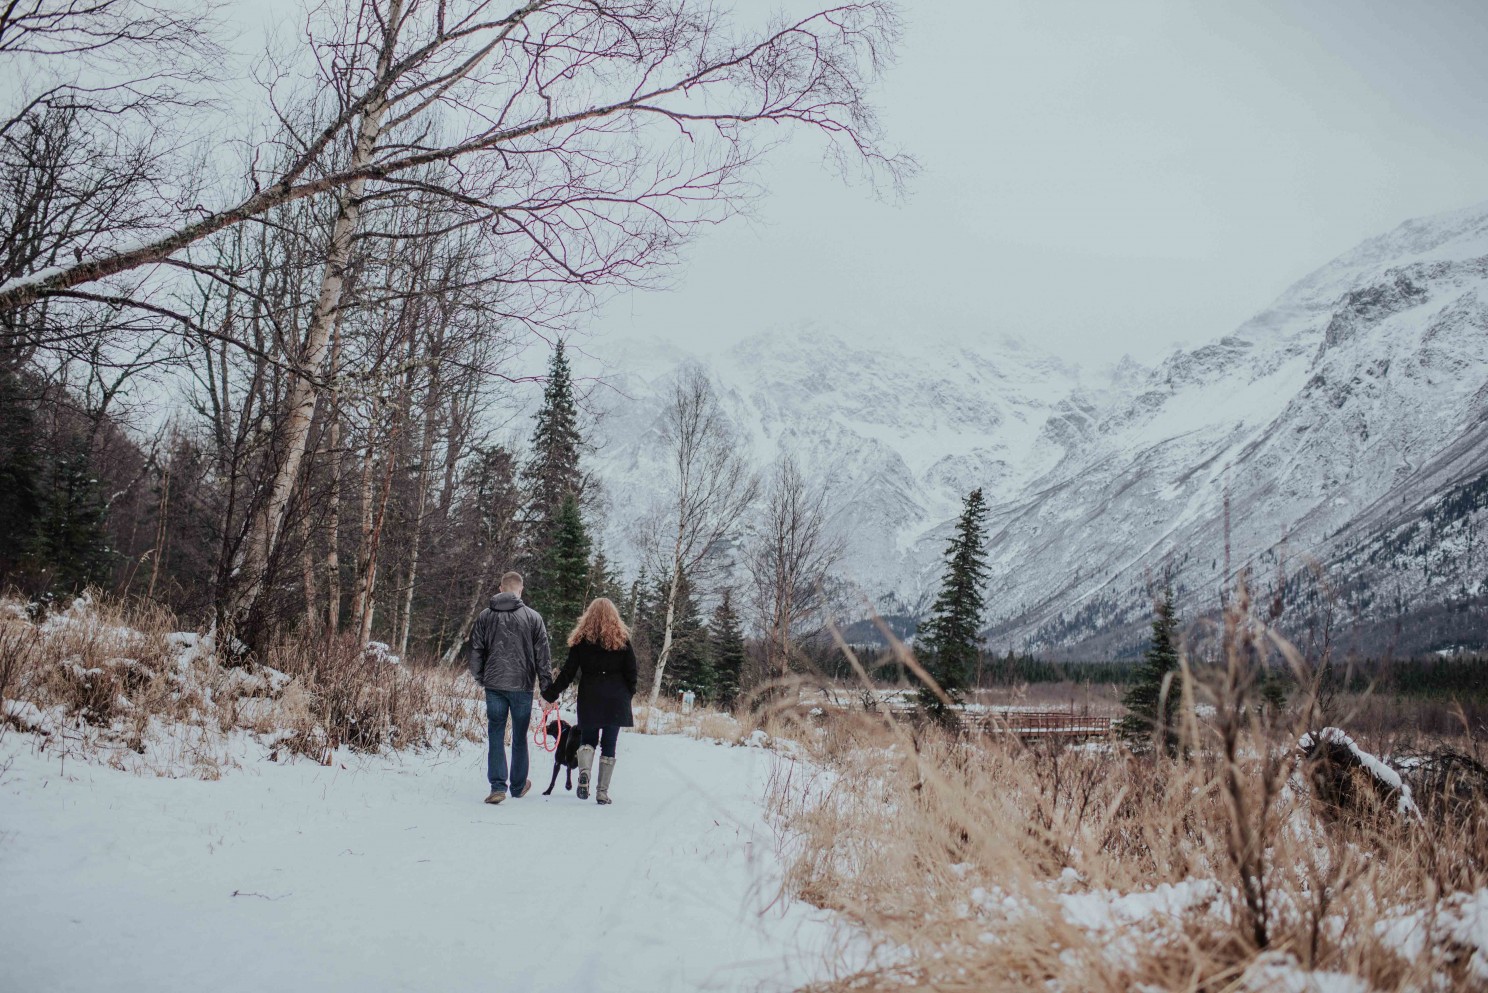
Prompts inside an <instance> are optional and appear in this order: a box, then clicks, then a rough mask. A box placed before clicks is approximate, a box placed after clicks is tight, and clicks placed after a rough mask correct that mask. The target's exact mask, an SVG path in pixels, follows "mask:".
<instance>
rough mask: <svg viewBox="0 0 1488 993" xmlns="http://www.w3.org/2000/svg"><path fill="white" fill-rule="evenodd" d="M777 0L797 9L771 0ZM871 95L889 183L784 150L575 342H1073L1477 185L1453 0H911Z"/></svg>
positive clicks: (1266, 279)
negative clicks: (883, 197)
mask: <svg viewBox="0 0 1488 993" xmlns="http://www.w3.org/2000/svg"><path fill="white" fill-rule="evenodd" d="M792 6H797V5H796V4H794V3H792ZM902 6H903V8H904V16H905V20H906V33H905V40H904V45H903V47H902V49H901V52H900V56H899V60H898V64H897V66H896V67H895V68H894V70H893V71H892V73H891V74H890V75H889V76H888V77H887V78H886V79H885V80H884V82H883V84H882V86H881V88H880V91H879V100H878V103H879V106H880V107H881V108H882V111H883V116H884V119H885V123H886V125H887V128H888V131H889V134H890V136H891V138H892V139H893V140H894V141H895V142H896V143H897V144H899V145H900V146H902V147H903V148H905V149H907V150H909V151H911V152H913V153H914V154H915V155H916V156H917V157H918V158H919V159H920V161H921V163H922V165H923V171H922V173H921V175H920V176H919V177H918V178H917V180H915V182H914V183H913V184H912V187H911V189H910V190H909V193H908V196H907V198H906V199H905V200H904V201H903V202H901V203H884V202H881V201H876V200H874V199H873V197H872V196H871V194H870V192H869V191H868V190H866V189H862V188H854V187H851V186H845V185H844V184H843V182H842V180H841V179H839V178H838V177H836V176H835V175H833V174H832V173H831V172H829V171H827V170H825V169H824V168H823V167H822V166H821V164H820V162H819V158H818V151H817V150H816V149H815V148H813V147H812V146H810V145H808V144H807V143H804V142H803V143H798V144H796V145H793V146H790V147H788V148H785V149H782V150H780V151H779V152H777V154H776V155H775V156H774V157H773V158H772V159H771V160H770V162H769V163H768V165H767V167H766V168H765V169H764V172H763V176H762V178H763V179H764V181H765V182H766V183H767V184H768V186H769V188H770V193H769V195H768V197H767V198H766V199H765V200H764V201H763V202H762V203H760V204H759V206H758V209H757V211H756V216H755V217H754V218H752V219H740V220H738V221H735V222H734V223H732V224H730V225H727V226H725V227H723V228H720V229H716V230H715V231H713V232H710V233H709V234H708V235H706V236H705V237H704V238H703V239H702V240H700V241H698V242H697V243H696V244H695V245H694V246H693V247H692V249H691V251H690V253H689V258H688V262H687V264H686V266H685V267H684V269H683V270H682V271H681V273H680V274H679V279H678V281H677V286H676V288H675V289H674V290H672V291H670V292H664V293H646V294H629V295H626V296H622V297H620V298H618V299H616V300H614V301H612V302H611V303H609V304H608V305H606V306H605V307H604V309H603V310H602V311H601V312H600V313H599V314H598V315H596V317H595V319H594V322H593V325H592V329H591V330H592V331H593V332H594V333H595V334H596V336H597V337H596V338H594V339H592V340H591V341H590V342H589V347H590V348H591V349H593V350H595V351H596V352H598V353H601V354H602V353H603V351H604V350H605V341H606V339H609V338H611V337H612V336H614V337H628V336H632V335H653V334H654V335H661V336H664V337H667V338H671V339H675V340H678V341H680V342H694V343H699V342H707V343H712V344H719V343H725V342H729V341H732V340H735V339H737V338H738V337H741V336H744V335H747V334H749V333H751V332H753V331H755V330H758V329H762V328H778V327H787V328H789V327H793V326H796V325H798V324H801V323H803V322H815V323H818V324H823V325H827V326H832V327H838V328H841V329H844V330H848V331H855V332H859V331H860V332H864V333H867V334H880V333H901V334H913V335H916V336H919V337H922V338H924V337H925V336H929V335H936V334H941V333H946V334H954V335H956V336H958V337H973V338H981V337H982V336H986V337H987V338H988V339H989V340H992V339H994V337H995V333H997V332H1012V333H1014V334H1018V335H1021V336H1023V337H1026V338H1029V339H1031V340H1033V341H1036V342H1041V343H1043V344H1045V345H1046V346H1048V347H1050V348H1052V349H1054V350H1055V351H1057V352H1059V353H1061V354H1063V355H1065V356H1067V357H1069V358H1071V359H1073V360H1076V361H1079V362H1081V363H1084V364H1088V365H1098V364H1101V363H1103V362H1106V361H1109V360H1113V359H1115V358H1118V357H1119V356H1120V355H1122V354H1123V353H1128V352H1129V353H1131V354H1133V355H1135V356H1137V357H1138V358H1142V359H1146V360H1152V359H1155V358H1158V357H1160V356H1161V355H1162V354H1164V353H1166V352H1167V351H1168V350H1169V349H1171V348H1172V347H1173V345H1174V344H1175V343H1182V344H1189V343H1195V342H1200V341H1205V340H1209V339H1212V338H1216V337H1218V336H1220V335H1223V334H1225V333H1227V332H1228V331H1230V330H1232V329H1233V328H1234V327H1235V326H1236V325H1237V324H1239V323H1240V322H1242V321H1243V320H1245V319H1246V318H1247V317H1249V316H1250V315H1251V314H1253V313H1255V312H1256V311H1257V310H1259V309H1260V308H1262V307H1264V306H1265V305H1266V304H1267V303H1269V302H1270V301H1271V300H1272V299H1273V298H1274V297H1275V296H1276V295H1277V294H1278V293H1279V292H1280V291H1281V290H1283V289H1284V288H1285V287H1286V286H1287V285H1289V284H1290V283H1291V282H1293V281H1295V280H1296V279H1298V278H1300V277H1302V276H1303V275H1305V274H1306V273H1307V272H1309V271H1310V270H1312V269H1313V268H1316V267H1317V266H1318V265H1320V264H1322V263H1323V262H1325V261H1327V260H1328V259H1329V258H1331V257H1333V256H1334V255H1337V254H1339V253H1340V252H1342V251H1344V250H1346V249H1348V248H1350V247H1351V246H1352V245H1354V244H1355V243H1356V242H1358V241H1360V240H1362V239H1363V238H1366V237H1368V236H1370V235H1373V234H1377V233H1379V232H1381V231H1384V230H1386V229H1388V228H1390V227H1393V226H1394V225H1395V224H1397V223H1399V222H1400V221H1402V220H1405V219H1407V218H1410V217H1415V216H1421V215H1424V214H1430V213H1434V212H1437V211H1440V210H1447V209H1452V208H1456V207H1461V206H1465V205H1468V204H1472V203H1477V202H1479V201H1483V200H1488V60H1485V58H1484V54H1483V53H1484V52H1485V51H1488V5H1484V4H1482V3H1479V2H1477V0H1457V2H1454V0H1413V2H1411V3H1399V2H1398V0H1397V2H1385V0H1245V2H1219V0H1088V2H1074V0H1068V2H1066V0H957V2H948V0H915V2H912V3H905V4H903V5H902Z"/></svg>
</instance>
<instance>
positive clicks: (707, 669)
mask: <svg viewBox="0 0 1488 993" xmlns="http://www.w3.org/2000/svg"><path fill="white" fill-rule="evenodd" d="M664 591H665V587H663V592H662V595H661V597H660V604H659V606H658V612H659V613H660V614H662V615H663V616H662V617H661V618H660V621H661V622H662V623H663V624H664V623H665V616H664V615H665V612H666V596H665V592H664ZM659 634H660V625H658V635H659ZM712 683H713V676H712V668H711V666H710V665H709V659H708V641H707V632H706V631H705V630H704V628H703V619H702V615H701V614H700V613H699V611H698V605H697V599H696V598H695V597H694V596H693V595H692V584H691V583H689V582H688V581H687V577H686V576H684V577H682V582H681V583H679V584H678V586H677V612H676V617H675V618H673V621H672V654H671V656H670V658H669V659H668V660H667V668H666V673H665V674H664V675H663V677H662V684H661V685H662V689H663V690H665V691H666V692H667V693H669V694H677V693H680V692H682V691H683V690H692V691H693V692H694V693H696V694H697V695H698V696H700V697H703V698H705V699H706V698H707V696H708V694H709V693H710V692H711V690H712Z"/></svg>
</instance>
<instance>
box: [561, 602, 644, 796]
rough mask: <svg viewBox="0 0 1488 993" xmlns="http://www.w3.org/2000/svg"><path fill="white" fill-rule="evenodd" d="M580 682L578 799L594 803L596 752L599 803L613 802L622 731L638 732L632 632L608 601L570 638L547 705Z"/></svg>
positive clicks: (594, 605) (583, 619) (596, 607)
mask: <svg viewBox="0 0 1488 993" xmlns="http://www.w3.org/2000/svg"><path fill="white" fill-rule="evenodd" d="M575 676H578V677H579V734H580V747H579V799H580V800H587V799H589V766H590V765H591V764H592V763H593V762H594V748H595V746H596V745H597V746H598V747H599V750H600V759H599V788H598V789H597V790H596V791H595V793H594V799H595V801H596V802H598V803H609V802H610V777H611V776H613V775H614V774H615V746H616V745H617V744H618V743H619V741H620V729H621V728H628V727H634V726H635V720H634V719H633V718H632V716H631V713H630V698H631V697H633V696H635V691H636V657H635V649H633V648H631V647H630V629H629V628H628V627H626V626H625V622H624V621H622V620H621V619H620V612H619V611H618V610H616V609H615V605H614V604H613V603H611V602H610V601H609V600H607V599H606V598H604V597H600V598H599V599H597V600H595V601H594V602H593V603H591V604H589V607H588V609H587V610H585V611H584V616H583V617H580V618H579V623H577V624H575V625H574V629H573V631H571V632H570V633H569V636H568V663H567V664H566V665H564V667H563V671H562V672H560V673H559V674H558V678H557V679H555V680H553V683H552V685H551V686H549V687H548V688H547V689H545V690H543V699H544V700H546V701H548V702H549V703H552V702H553V701H555V700H557V699H558V696H559V694H561V693H562V692H563V691H564V690H566V689H568V684H569V683H572V682H573V680H574V677H575Z"/></svg>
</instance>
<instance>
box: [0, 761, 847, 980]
mask: <svg viewBox="0 0 1488 993" xmlns="http://www.w3.org/2000/svg"><path fill="white" fill-rule="evenodd" d="M241 744H242V746H243V747H242V752H243V754H242V755H240V756H239V758H238V761H239V762H240V763H241V768H236V769H230V770H228V771H226V773H225V774H224V776H223V778H222V779H221V780H218V781H215V782H201V781H196V780H189V779H160V778H151V777H144V776H139V775H135V774H129V773H124V772H118V771H115V770H113V769H110V768H107V767H104V766H100V765H85V764H83V763H80V762H77V761H71V760H70V761H68V762H66V763H65V764H64V763H60V762H59V761H58V760H57V759H56V758H54V757H50V756H37V755H36V754H34V753H33V751H32V750H31V740H30V739H29V738H28V737H27V736H25V735H21V734H14V733H13V734H10V735H7V736H6V738H5V739H4V741H3V743H0V765H3V764H4V762H5V761H7V760H10V761H11V766H10V769H9V770H8V771H7V772H6V773H4V775H3V778H0V880H3V885H0V891H3V893H4V896H3V898H0V934H3V935H4V942H3V943H4V946H5V948H4V951H5V955H4V957H5V960H6V964H5V975H4V985H5V986H6V987H7V988H10V989H16V990H40V989H46V990H52V991H58V993H62V991H70V990H78V991H82V990H88V991H90V993H91V991H96V990H98V989H110V990H119V991H136V990H137V991H147V990H148V991H165V990H177V989H192V988H201V989H212V990H214V991H234V990H254V991H257V990H271V989H290V990H293V989H315V990H325V991H339V990H346V991H352V990H355V991H357V993H368V991H379V990H440V991H452V990H522V991H528V990H533V991H581V990H598V989H604V990H618V991H628V990H636V991H641V990H645V991H667V990H678V991H680V990H694V989H717V990H736V989H747V990H755V989H765V990H769V989H788V988H792V987H794V986H796V985H799V984H802V983H805V982H808V981H810V980H811V979H813V978H818V977H819V976H821V975H822V973H823V970H824V968H825V962H826V956H827V955H828V954H829V952H830V949H831V948H832V947H833V935H834V933H835V928H834V925H833V922H832V920H831V918H830V917H829V915H826V914H825V913H823V912H820V911H816V910H813V909H812V908H809V907H807V906H805V905H803V904H799V903H792V902H790V901H781V902H780V903H778V904H776V905H775V906H773V907H770V908H769V909H765V908H766V907H767V906H768V905H769V904H770V903H771V901H772V900H773V899H774V897H775V895H776V892H777V886H776V881H777V879H778V871H779V869H778V864H777V853H776V843H775V839H774V837H773V836H772V834H771V833H770V830H769V827H768V825H767V824H766V823H765V821H764V819H763V811H762V806H761V803H762V796H763V791H764V789H765V786H766V781H767V777H768V775H769V771H770V763H771V762H772V761H773V760H774V757H773V754H772V753H771V752H769V751H767V750H764V749H759V748H735V747H727V746H722V745H716V744H713V743H710V742H702V741H696V740H692V739H689V738H683V737H679V736H655V737H653V736H646V735H639V734H624V735H622V737H621V742H620V761H619V764H618V765H617V767H616V772H615V782H614V787H613V794H614V797H615V803H614V804H613V805H612V806H609V807H603V808H602V807H599V806H598V805H597V804H595V803H594V802H593V800H590V801H588V802H583V801H580V800H578V799H576V798H575V797H574V795H573V793H570V792H565V791H564V789H563V782H562V777H561V776H560V779H559V782H558V786H557V788H556V789H555V790H554V794H553V795H552V796H550V797H544V796H542V795H541V793H540V791H541V790H542V789H544V788H545V787H546V785H547V779H548V775H549V773H550V772H551V768H552V766H551V758H550V757H549V756H547V755H546V754H545V753H543V752H541V751H540V750H536V751H535V755H534V761H533V769H532V779H533V784H534V787H533V792H532V793H531V794H530V795H529V796H527V797H524V798H522V799H520V800H516V799H508V800H507V801H506V802H505V803H503V804H501V805H499V806H494V807H493V806H487V805H485V804H483V803H481V798H482V797H483V796H484V793H485V781H484V779H485V777H484V768H485V753H484V749H483V748H482V747H480V746H474V745H470V746H466V747H463V748H461V749H460V750H459V751H456V752H445V753H437V754H434V753H431V754H427V755H403V756H393V757H363V756H352V755H343V756H342V757H341V761H343V762H344V763H345V765H346V768H344V769H343V768H341V767H340V766H339V765H338V766H337V767H334V768H325V767H321V766H317V765H314V764H313V763H309V762H303V761H301V762H297V763H291V764H288V765H282V764H279V763H272V762H268V761H267V760H266V757H265V756H264V755H263V751H264V749H263V747H262V746H261V745H256V744H253V743H252V742H251V741H250V740H249V739H246V738H245V739H243V741H242V743H241ZM234 894H236V895H234Z"/></svg>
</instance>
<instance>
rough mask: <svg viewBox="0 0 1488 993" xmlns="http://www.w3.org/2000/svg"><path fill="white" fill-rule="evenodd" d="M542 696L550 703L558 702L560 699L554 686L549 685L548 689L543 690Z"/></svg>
mask: <svg viewBox="0 0 1488 993" xmlns="http://www.w3.org/2000/svg"><path fill="white" fill-rule="evenodd" d="M542 698H543V699H544V700H546V701H548V703H556V702H557V701H558V694H557V693H554V692H553V687H551V686H549V687H548V688H547V689H545V690H543V691H542Z"/></svg>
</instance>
